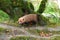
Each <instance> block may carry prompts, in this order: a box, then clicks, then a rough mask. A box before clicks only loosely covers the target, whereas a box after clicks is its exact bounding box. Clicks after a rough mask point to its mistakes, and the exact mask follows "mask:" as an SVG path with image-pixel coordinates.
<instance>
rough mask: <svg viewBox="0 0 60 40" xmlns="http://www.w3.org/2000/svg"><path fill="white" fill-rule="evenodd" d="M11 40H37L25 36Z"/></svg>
mask: <svg viewBox="0 0 60 40" xmlns="http://www.w3.org/2000/svg"><path fill="white" fill-rule="evenodd" d="M10 40H36V38H33V37H26V36H24V37H15V38H11V39H10Z"/></svg>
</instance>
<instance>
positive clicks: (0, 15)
mask: <svg viewBox="0 0 60 40" xmlns="http://www.w3.org/2000/svg"><path fill="white" fill-rule="evenodd" d="M8 19H9V16H8V15H7V14H6V13H5V12H3V11H1V10H0V22H3V21H6V20H8Z"/></svg>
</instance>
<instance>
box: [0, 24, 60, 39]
mask: <svg viewBox="0 0 60 40" xmlns="http://www.w3.org/2000/svg"><path fill="white" fill-rule="evenodd" d="M0 27H3V28H7V29H12V30H15V29H17V30H18V31H22V32H23V33H24V34H17V35H14V36H15V37H16V36H31V37H34V38H50V37H40V36H36V35H32V34H31V33H29V32H27V31H26V30H25V28H20V27H14V26H10V25H6V24H0ZM29 29H39V30H43V29H48V30H50V31H60V27H55V28H49V27H48V28H47V27H40V26H39V27H30V28H29ZM17 33H18V32H17ZM54 36H59V35H53V36H51V37H54ZM11 37H13V36H12V35H6V34H3V35H0V39H3V40H9V39H10V38H11Z"/></svg>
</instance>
